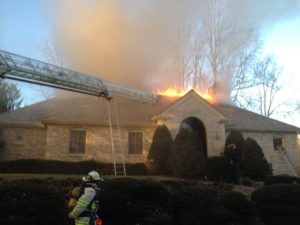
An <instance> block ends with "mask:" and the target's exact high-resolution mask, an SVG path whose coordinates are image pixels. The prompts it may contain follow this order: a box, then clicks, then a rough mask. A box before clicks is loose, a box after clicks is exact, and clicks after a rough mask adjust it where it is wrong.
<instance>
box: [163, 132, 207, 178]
mask: <svg viewBox="0 0 300 225" xmlns="http://www.w3.org/2000/svg"><path fill="white" fill-rule="evenodd" d="M198 139H199V137H198V136H197V135H196V134H195V133H194V132H190V131H188V130H186V129H181V130H180V131H179V133H178V135H177V136H176V138H175V141H174V144H173V147H172V153H171V157H170V158H169V165H170V167H171V171H172V174H173V175H174V176H176V177H183V178H196V177H200V170H201V167H200V165H201V160H203V158H204V156H203V154H202V153H201V150H202V149H198V148H197V147H198V146H197V143H198Z"/></svg>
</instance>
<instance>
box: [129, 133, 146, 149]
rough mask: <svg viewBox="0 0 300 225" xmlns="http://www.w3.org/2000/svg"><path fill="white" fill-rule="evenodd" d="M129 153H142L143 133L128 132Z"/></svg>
mask: <svg viewBox="0 0 300 225" xmlns="http://www.w3.org/2000/svg"><path fill="white" fill-rule="evenodd" d="M128 144H129V154H142V153H143V133H142V132H129V135H128Z"/></svg>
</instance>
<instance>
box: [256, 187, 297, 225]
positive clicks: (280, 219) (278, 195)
mask: <svg viewBox="0 0 300 225" xmlns="http://www.w3.org/2000/svg"><path fill="white" fill-rule="evenodd" d="M251 199H252V200H253V201H254V202H255V205H256V208H257V211H258V214H259V216H260V218H261V219H262V220H263V222H264V223H265V224H266V225H279V224H280V225H282V224H284V225H299V221H300V185H299V184H274V185H269V186H265V187H263V188H261V189H257V190H255V191H254V192H253V193H252V195H251Z"/></svg>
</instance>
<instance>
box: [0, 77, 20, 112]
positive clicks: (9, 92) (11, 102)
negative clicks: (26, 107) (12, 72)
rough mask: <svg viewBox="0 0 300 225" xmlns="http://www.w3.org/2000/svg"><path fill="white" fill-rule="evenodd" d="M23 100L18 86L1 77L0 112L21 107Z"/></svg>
mask: <svg viewBox="0 0 300 225" xmlns="http://www.w3.org/2000/svg"><path fill="white" fill-rule="evenodd" d="M22 101H23V99H22V98H21V92H20V90H19V89H18V88H17V86H16V85H15V84H12V83H8V82H6V81H3V80H2V79H0V113H3V112H7V111H12V110H16V109H18V108H20V107H21V104H22Z"/></svg>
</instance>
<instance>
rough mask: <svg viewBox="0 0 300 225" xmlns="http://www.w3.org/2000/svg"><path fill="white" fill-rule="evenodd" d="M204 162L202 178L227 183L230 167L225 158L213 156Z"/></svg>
mask: <svg viewBox="0 0 300 225" xmlns="http://www.w3.org/2000/svg"><path fill="white" fill-rule="evenodd" d="M202 162H203V167H202V173H203V174H202V177H203V178H205V179H208V180H213V181H227V180H228V179H229V169H230V165H229V162H228V160H227V159H226V158H225V157H224V156H212V157H209V158H207V159H205V160H203V161H202Z"/></svg>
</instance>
